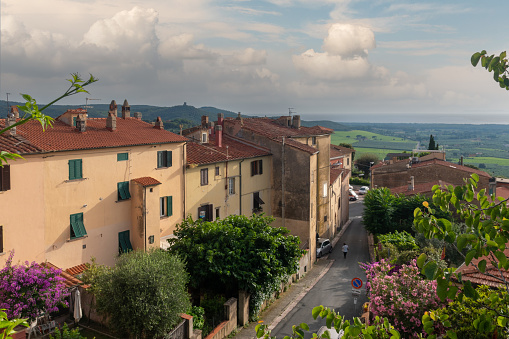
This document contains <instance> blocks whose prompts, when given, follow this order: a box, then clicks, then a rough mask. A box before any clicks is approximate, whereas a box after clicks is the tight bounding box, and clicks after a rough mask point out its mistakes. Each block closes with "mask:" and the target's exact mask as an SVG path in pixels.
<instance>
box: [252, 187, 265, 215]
mask: <svg viewBox="0 0 509 339" xmlns="http://www.w3.org/2000/svg"><path fill="white" fill-rule="evenodd" d="M263 204H265V203H264V202H263V200H262V198H260V192H254V193H253V211H255V212H256V211H261V210H262V205H263Z"/></svg>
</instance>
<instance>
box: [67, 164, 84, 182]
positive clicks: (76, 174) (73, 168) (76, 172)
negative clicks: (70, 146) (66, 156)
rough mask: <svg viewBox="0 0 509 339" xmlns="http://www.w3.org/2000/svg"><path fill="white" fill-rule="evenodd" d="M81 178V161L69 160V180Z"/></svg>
mask: <svg viewBox="0 0 509 339" xmlns="http://www.w3.org/2000/svg"><path fill="white" fill-rule="evenodd" d="M82 178H83V169H82V161H81V159H73V160H69V180H76V179H82Z"/></svg>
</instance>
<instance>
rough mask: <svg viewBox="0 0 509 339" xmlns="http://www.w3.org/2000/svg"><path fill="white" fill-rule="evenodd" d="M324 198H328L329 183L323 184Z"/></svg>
mask: <svg viewBox="0 0 509 339" xmlns="http://www.w3.org/2000/svg"><path fill="white" fill-rule="evenodd" d="M322 196H323V197H324V198H325V197H327V183H324V184H323V193H322Z"/></svg>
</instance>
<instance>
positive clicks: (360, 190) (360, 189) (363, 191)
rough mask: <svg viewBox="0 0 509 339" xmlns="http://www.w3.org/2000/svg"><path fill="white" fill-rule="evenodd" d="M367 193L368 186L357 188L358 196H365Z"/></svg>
mask: <svg viewBox="0 0 509 339" xmlns="http://www.w3.org/2000/svg"><path fill="white" fill-rule="evenodd" d="M368 191H369V187H368V186H362V187H361V188H359V194H366V193H368Z"/></svg>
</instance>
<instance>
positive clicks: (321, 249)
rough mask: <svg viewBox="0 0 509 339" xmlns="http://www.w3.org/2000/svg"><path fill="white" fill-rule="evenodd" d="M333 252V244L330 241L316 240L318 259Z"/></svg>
mask: <svg viewBox="0 0 509 339" xmlns="http://www.w3.org/2000/svg"><path fill="white" fill-rule="evenodd" d="M330 252H332V243H331V242H330V240H329V239H325V238H318V239H317V240H316V257H317V258H321V257H322V255H324V254H327V253H330Z"/></svg>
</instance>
